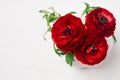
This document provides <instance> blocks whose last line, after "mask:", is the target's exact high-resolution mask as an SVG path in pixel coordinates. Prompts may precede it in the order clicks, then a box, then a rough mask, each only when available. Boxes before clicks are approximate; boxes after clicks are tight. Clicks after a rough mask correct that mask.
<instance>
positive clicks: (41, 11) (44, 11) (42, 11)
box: [39, 10, 50, 13]
mask: <svg viewBox="0 0 120 80" xmlns="http://www.w3.org/2000/svg"><path fill="white" fill-rule="evenodd" d="M39 12H40V13H50V12H48V11H46V10H40V11H39Z"/></svg>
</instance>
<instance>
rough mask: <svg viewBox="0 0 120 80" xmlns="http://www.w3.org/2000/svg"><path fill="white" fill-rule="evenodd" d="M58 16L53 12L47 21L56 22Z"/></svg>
mask: <svg viewBox="0 0 120 80" xmlns="http://www.w3.org/2000/svg"><path fill="white" fill-rule="evenodd" d="M57 18H58V17H57V16H56V15H55V13H51V14H50V15H49V16H48V18H47V22H48V23H51V22H54V21H55V20H56V19H57Z"/></svg>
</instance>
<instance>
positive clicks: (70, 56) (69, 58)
mask: <svg viewBox="0 0 120 80" xmlns="http://www.w3.org/2000/svg"><path fill="white" fill-rule="evenodd" d="M73 61H74V55H73V53H72V52H71V53H68V54H66V62H67V64H69V65H70V66H72V63H73Z"/></svg>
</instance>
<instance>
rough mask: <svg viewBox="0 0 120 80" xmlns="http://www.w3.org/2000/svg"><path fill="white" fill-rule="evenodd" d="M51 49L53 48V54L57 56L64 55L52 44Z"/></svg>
mask: <svg viewBox="0 0 120 80" xmlns="http://www.w3.org/2000/svg"><path fill="white" fill-rule="evenodd" d="M53 48H54V51H55V53H56V54H57V55H58V56H61V55H65V53H64V52H62V51H61V50H60V49H58V48H56V46H55V44H53Z"/></svg>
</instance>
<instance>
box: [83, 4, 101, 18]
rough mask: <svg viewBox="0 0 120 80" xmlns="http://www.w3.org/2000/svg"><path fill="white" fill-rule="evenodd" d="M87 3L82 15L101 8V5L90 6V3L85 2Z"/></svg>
mask: <svg viewBox="0 0 120 80" xmlns="http://www.w3.org/2000/svg"><path fill="white" fill-rule="evenodd" d="M84 4H85V5H86V8H85V9H84V11H83V13H82V15H81V17H82V16H83V15H84V14H88V13H89V12H90V11H92V10H94V9H97V8H100V7H99V6H90V5H89V4H88V3H84Z"/></svg>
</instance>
